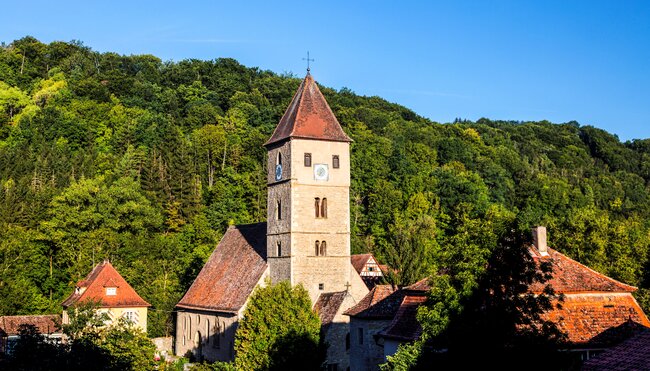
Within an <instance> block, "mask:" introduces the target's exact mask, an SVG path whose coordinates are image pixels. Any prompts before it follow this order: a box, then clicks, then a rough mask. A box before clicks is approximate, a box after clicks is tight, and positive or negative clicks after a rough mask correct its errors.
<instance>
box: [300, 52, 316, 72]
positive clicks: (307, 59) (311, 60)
mask: <svg viewBox="0 0 650 371" xmlns="http://www.w3.org/2000/svg"><path fill="white" fill-rule="evenodd" d="M302 60H303V61H307V73H309V71H310V68H309V62H313V61H314V59H310V58H309V52H307V58H303V59H302Z"/></svg>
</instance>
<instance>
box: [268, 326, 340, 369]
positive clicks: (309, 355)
mask: <svg viewBox="0 0 650 371" xmlns="http://www.w3.org/2000/svg"><path fill="white" fill-rule="evenodd" d="M320 339H321V341H315V340H314V339H313V338H312V337H310V336H309V334H306V333H299V332H296V331H292V332H289V333H288V334H286V335H284V336H282V337H280V338H279V339H278V340H277V341H276V342H275V344H274V346H273V348H272V350H271V353H270V358H271V365H270V367H269V370H277V371H280V370H319V369H320V368H321V366H322V364H323V362H324V361H325V356H326V353H327V347H326V346H325V344H324V342H323V340H322V339H323V336H322V335H321V336H320Z"/></svg>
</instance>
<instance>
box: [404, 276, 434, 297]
mask: <svg viewBox="0 0 650 371" xmlns="http://www.w3.org/2000/svg"><path fill="white" fill-rule="evenodd" d="M404 290H407V291H413V292H419V293H423V294H425V293H427V292H429V291H430V290H431V285H429V277H427V278H424V279H421V280H419V281H418V282H416V283H414V284H412V285H410V286H406V287H404Z"/></svg>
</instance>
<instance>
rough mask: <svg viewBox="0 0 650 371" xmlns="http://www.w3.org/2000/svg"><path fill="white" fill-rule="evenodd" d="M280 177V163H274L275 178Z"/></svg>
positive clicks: (278, 178)
mask: <svg viewBox="0 0 650 371" xmlns="http://www.w3.org/2000/svg"><path fill="white" fill-rule="evenodd" d="M280 179H282V165H280V164H278V165H275V180H280Z"/></svg>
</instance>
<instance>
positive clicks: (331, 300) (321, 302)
mask: <svg viewBox="0 0 650 371" xmlns="http://www.w3.org/2000/svg"><path fill="white" fill-rule="evenodd" d="M347 294H348V293H347V291H341V292H328V293H324V294H320V295H319V296H318V299H317V300H316V304H314V311H316V313H318V316H319V317H320V321H321V324H322V325H323V326H326V325H329V324H330V323H332V321H333V320H334V317H335V316H336V312H338V311H339V308H340V307H341V304H343V300H344V299H345V296H346V295H347Z"/></svg>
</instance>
